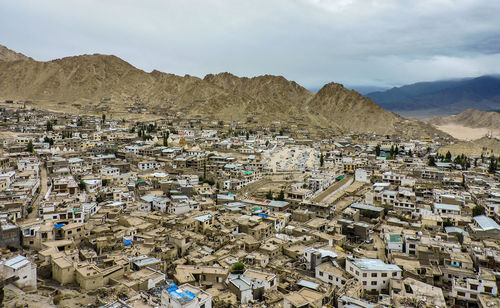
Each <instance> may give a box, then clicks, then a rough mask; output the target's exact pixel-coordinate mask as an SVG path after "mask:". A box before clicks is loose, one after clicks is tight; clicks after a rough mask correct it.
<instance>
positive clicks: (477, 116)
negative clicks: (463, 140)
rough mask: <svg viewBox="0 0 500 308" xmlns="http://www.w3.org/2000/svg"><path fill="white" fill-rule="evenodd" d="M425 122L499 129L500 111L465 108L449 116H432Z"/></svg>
mask: <svg viewBox="0 0 500 308" xmlns="http://www.w3.org/2000/svg"><path fill="white" fill-rule="evenodd" d="M427 123H429V124H432V125H436V126H440V125H449V124H453V125H463V126H466V127H472V128H487V129H492V130H497V129H500V113H499V112H487V111H480V110H476V109H467V110H465V111H464V112H462V113H460V114H457V115H453V116H449V117H432V118H430V119H429V120H427Z"/></svg>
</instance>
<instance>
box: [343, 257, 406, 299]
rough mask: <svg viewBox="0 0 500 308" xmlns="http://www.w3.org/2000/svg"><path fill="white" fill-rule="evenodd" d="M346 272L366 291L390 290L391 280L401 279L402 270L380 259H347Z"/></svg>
mask: <svg viewBox="0 0 500 308" xmlns="http://www.w3.org/2000/svg"><path fill="white" fill-rule="evenodd" d="M345 266H346V271H347V272H348V273H349V274H351V275H353V276H354V278H356V279H357V280H358V281H360V282H361V283H362V284H363V287H364V289H365V290H368V291H379V292H380V291H381V290H388V289H389V280H390V279H391V278H393V279H401V277H402V272H403V271H402V270H401V268H400V267H399V266H397V265H395V264H386V263H384V262H383V261H382V260H380V259H354V258H352V257H349V258H347V259H346V265H345Z"/></svg>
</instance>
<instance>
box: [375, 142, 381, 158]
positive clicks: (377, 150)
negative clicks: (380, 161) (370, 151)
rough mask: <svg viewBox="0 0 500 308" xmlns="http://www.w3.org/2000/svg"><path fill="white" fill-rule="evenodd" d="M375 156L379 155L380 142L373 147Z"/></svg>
mask: <svg viewBox="0 0 500 308" xmlns="http://www.w3.org/2000/svg"><path fill="white" fill-rule="evenodd" d="M375 156H377V157H379V156H380V144H377V146H376V147H375Z"/></svg>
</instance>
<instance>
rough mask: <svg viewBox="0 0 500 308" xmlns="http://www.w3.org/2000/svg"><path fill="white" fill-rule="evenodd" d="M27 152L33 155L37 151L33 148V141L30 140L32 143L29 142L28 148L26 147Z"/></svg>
mask: <svg viewBox="0 0 500 308" xmlns="http://www.w3.org/2000/svg"><path fill="white" fill-rule="evenodd" d="M26 151H27V152H29V153H33V152H34V151H35V147H34V146H33V141H31V140H30V142H28V146H27V147H26Z"/></svg>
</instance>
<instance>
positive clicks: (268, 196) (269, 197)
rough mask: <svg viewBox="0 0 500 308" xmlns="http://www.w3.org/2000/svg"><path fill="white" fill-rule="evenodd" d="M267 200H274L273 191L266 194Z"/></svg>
mask: <svg viewBox="0 0 500 308" xmlns="http://www.w3.org/2000/svg"><path fill="white" fill-rule="evenodd" d="M266 199H268V200H272V199H273V192H272V191H271V190H269V191H268V192H267V194H266Z"/></svg>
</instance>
